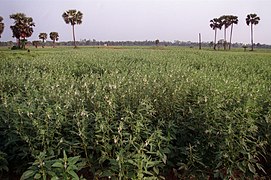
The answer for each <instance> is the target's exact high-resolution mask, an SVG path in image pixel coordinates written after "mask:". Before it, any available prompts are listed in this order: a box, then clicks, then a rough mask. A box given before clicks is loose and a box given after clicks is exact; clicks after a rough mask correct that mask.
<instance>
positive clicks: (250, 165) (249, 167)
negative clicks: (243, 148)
mask: <svg viewBox="0 0 271 180" xmlns="http://www.w3.org/2000/svg"><path fill="white" fill-rule="evenodd" d="M248 169H249V170H250V172H252V173H253V174H255V172H256V170H255V167H254V166H253V165H252V164H251V163H248Z"/></svg>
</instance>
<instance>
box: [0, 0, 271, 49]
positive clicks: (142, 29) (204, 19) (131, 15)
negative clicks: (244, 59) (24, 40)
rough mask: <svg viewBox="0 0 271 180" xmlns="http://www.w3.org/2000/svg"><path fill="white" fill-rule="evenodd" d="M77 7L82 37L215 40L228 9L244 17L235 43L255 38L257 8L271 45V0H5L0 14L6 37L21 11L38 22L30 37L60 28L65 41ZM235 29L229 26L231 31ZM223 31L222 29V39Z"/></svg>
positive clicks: (259, 30) (260, 30) (260, 28)
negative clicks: (250, 21)
mask: <svg viewBox="0 0 271 180" xmlns="http://www.w3.org/2000/svg"><path fill="white" fill-rule="evenodd" d="M68 9H77V10H80V11H81V12H82V13H83V23H82V24H81V25H76V27H75V32H76V39H77V40H80V39H96V40H114V41H116V40H132V41H133V40H155V39H159V40H160V41H163V40H166V41H173V40H180V41H197V39H198V33H201V34H202V39H203V41H213V39H214V31H213V30H212V29H211V28H210V27H209V21H210V20H211V19H212V18H214V17H219V16H221V15H224V14H226V15H227V14H233V15H236V16H238V17H239V23H238V25H237V26H235V27H234V34H233V42H243V43H249V42H250V28H249V27H248V26H247V25H246V23H245V18H246V15H247V14H249V13H256V14H258V16H260V18H261V21H260V23H259V24H258V25H257V26H256V27H255V40H254V41H255V42H256V43H258V42H259V43H265V44H271V0H0V16H2V17H3V18H4V23H5V30H4V33H3V34H2V38H1V39H0V40H1V41H7V40H15V39H14V38H12V33H11V30H10V28H9V27H10V25H12V23H13V21H12V20H10V19H9V15H10V14H13V13H17V12H22V13H25V14H26V15H27V16H31V17H33V19H34V22H35V23H36V27H35V28H34V33H33V35H32V37H31V38H29V40H35V39H38V35H39V33H40V32H46V33H47V34H49V33H50V32H52V31H57V32H59V35H60V41H66V40H72V28H71V26H70V25H67V24H65V23H64V21H63V18H62V16H61V15H62V13H63V12H64V11H65V10H68ZM228 34H229V30H228ZM222 38H223V32H222V31H219V32H218V39H222Z"/></svg>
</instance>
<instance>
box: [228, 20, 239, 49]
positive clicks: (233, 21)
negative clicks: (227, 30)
mask: <svg viewBox="0 0 271 180" xmlns="http://www.w3.org/2000/svg"><path fill="white" fill-rule="evenodd" d="M229 23H230V26H231V34H230V44H229V49H231V39H232V31H233V24H238V16H233V15H231V16H229Z"/></svg>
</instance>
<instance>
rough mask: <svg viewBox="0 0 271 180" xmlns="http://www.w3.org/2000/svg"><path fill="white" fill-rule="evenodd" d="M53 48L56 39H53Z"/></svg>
mask: <svg viewBox="0 0 271 180" xmlns="http://www.w3.org/2000/svg"><path fill="white" fill-rule="evenodd" d="M53 48H55V39H54V40H53Z"/></svg>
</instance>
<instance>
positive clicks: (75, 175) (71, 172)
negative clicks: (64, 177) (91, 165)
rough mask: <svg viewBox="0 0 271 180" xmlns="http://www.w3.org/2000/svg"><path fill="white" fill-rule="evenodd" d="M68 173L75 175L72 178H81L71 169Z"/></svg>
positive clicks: (77, 179)
mask: <svg viewBox="0 0 271 180" xmlns="http://www.w3.org/2000/svg"><path fill="white" fill-rule="evenodd" d="M68 173H69V174H70V175H71V176H72V177H73V178H72V179H76V180H79V177H78V175H77V174H76V173H75V172H74V171H72V170H71V171H68Z"/></svg>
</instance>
